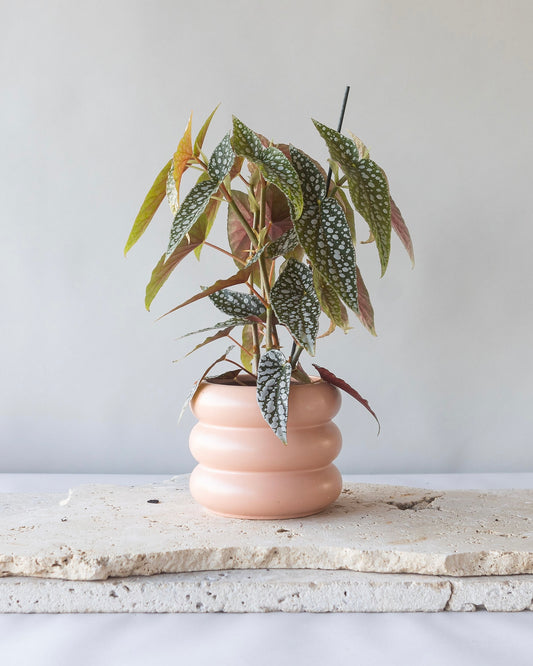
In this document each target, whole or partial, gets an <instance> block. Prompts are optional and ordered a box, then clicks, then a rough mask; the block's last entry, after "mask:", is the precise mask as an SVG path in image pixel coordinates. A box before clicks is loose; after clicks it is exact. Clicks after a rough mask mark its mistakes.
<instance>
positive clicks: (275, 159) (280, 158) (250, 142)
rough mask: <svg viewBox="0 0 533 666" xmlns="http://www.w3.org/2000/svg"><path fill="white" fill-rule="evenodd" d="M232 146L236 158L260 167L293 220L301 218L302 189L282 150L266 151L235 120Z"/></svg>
mask: <svg viewBox="0 0 533 666" xmlns="http://www.w3.org/2000/svg"><path fill="white" fill-rule="evenodd" d="M232 143H233V148H234V150H235V152H236V153H237V155H241V156H243V157H246V159H247V160H248V161H250V162H252V163H254V164H255V165H257V167H258V168H259V170H260V171H261V173H262V174H263V176H264V177H265V179H266V180H267V181H268V182H269V183H272V184H273V185H275V186H276V187H277V188H278V189H280V190H281V191H282V192H283V194H284V195H285V196H286V197H287V201H288V202H289V205H290V207H291V214H292V217H293V219H295V218H296V219H297V218H299V217H300V215H301V214H302V207H303V195H302V188H301V185H300V181H299V180H298V176H297V174H296V172H295V170H294V168H293V166H292V164H291V163H290V161H289V160H288V159H287V157H285V155H284V154H283V153H282V152H281V150H279V148H275V147H274V146H268V147H264V146H263V144H262V143H261V140H260V139H259V137H258V136H257V135H256V133H255V132H253V131H252V130H251V129H250V128H249V127H247V126H246V125H245V124H244V123H243V122H241V121H240V120H239V119H238V118H235V116H234V117H233V138H232Z"/></svg>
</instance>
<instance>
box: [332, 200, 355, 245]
mask: <svg viewBox="0 0 533 666" xmlns="http://www.w3.org/2000/svg"><path fill="white" fill-rule="evenodd" d="M335 199H337V201H338V202H339V203H340V205H341V206H342V210H343V211H344V214H345V215H346V222H348V226H349V227H350V234H351V236H352V240H353V242H354V243H355V215H354V212H353V208H352V206H351V205H350V202H349V201H348V197H347V196H346V193H345V192H344V190H341V189H340V188H339V189H338V190H337V191H336V192H335Z"/></svg>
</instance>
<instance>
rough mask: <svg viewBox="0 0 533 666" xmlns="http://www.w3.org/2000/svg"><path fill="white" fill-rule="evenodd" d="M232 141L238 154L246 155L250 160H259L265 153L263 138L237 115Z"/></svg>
mask: <svg viewBox="0 0 533 666" xmlns="http://www.w3.org/2000/svg"><path fill="white" fill-rule="evenodd" d="M231 142H232V144H233V149H234V150H235V152H236V153H237V155H242V157H246V159H247V160H249V161H250V162H254V163H255V162H257V160H260V159H261V157H262V155H263V150H264V148H263V144H262V143H261V139H260V138H259V137H258V136H257V134H256V133H255V132H254V131H253V130H251V129H250V128H249V127H247V126H246V125H245V124H244V123H243V122H241V121H240V120H239V119H238V118H236V117H235V116H233V136H232V140H231Z"/></svg>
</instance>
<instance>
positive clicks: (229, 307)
mask: <svg viewBox="0 0 533 666" xmlns="http://www.w3.org/2000/svg"><path fill="white" fill-rule="evenodd" d="M209 299H210V300H211V302H212V303H213V304H214V305H215V306H216V307H217V308H218V309H219V310H221V311H222V312H224V313H226V314H228V315H230V316H232V317H248V316H250V315H255V316H256V317H260V316H261V315H262V314H264V312H265V306H264V305H263V304H262V303H261V301H260V300H259V299H258V298H257V296H256V295H255V294H243V293H240V292H238V291H232V290H231V289H221V290H220V291H217V292H215V293H214V294H211V295H210V296H209Z"/></svg>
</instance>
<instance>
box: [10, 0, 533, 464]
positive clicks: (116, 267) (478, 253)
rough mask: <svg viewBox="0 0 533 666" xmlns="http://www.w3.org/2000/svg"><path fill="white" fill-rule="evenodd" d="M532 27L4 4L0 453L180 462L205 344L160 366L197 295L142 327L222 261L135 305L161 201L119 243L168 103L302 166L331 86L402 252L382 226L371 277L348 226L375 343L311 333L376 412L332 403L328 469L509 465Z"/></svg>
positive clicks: (159, 145) (393, 11) (366, 13)
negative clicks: (396, 219)
mask: <svg viewBox="0 0 533 666" xmlns="http://www.w3.org/2000/svg"><path fill="white" fill-rule="evenodd" d="M532 21H533V5H532V4H531V3H530V2H528V1H527V0H525V1H523V2H520V1H519V0H511V1H509V2H505V3H504V2H500V1H495V0H470V1H469V2H465V1H464V0H446V2H444V1H438V2H428V1H427V0H402V1H401V2H396V1H393V0H388V1H387V0H368V1H365V0H337V1H336V2H334V3H329V4H328V3H324V2H315V1H314V0H307V1H303V0H302V1H293V2H291V1H290V0H289V1H288V2H287V1H285V2H281V1H279V0H270V1H269V2H245V1H239V0H226V2H215V1H204V2H201V3H200V2H198V3H194V2H189V1H187V2H184V1H182V0H174V1H170V0H159V1H144V2H143V1H131V0H130V1H123V0H111V1H109V0H108V1H106V2H101V1H97V0H92V1H91V2H86V1H80V2H67V1H64V2H60V1H54V0H46V1H42V2H27V1H25V0H23V1H21V2H16V3H12V2H3V3H2V22H3V31H2V32H3V37H2V40H1V41H0V50H1V60H0V77H1V89H2V104H1V106H0V145H1V148H0V150H1V164H0V206H1V220H2V223H1V224H2V242H1V245H0V284H1V285H2V307H1V310H2V314H1V331H0V354H1V359H0V362H1V386H0V391H1V393H0V404H1V416H0V419H1V421H0V437H1V458H0V471H13V472H16V471H29V472H32V471H34V472H38V471H43V472H47V471H54V472H78V471H80V472H81V471H84V472H91V471H92V472H150V473H153V472H164V473H167V472H168V473H180V472H187V471H189V470H190V469H192V466H193V460H192V458H191V456H190V455H189V453H188V450H187V447H186V440H187V431H188V429H189V428H190V427H191V425H192V424H193V422H194V420H193V417H192V416H190V415H188V416H187V417H186V418H185V419H184V420H183V421H182V424H181V425H180V426H179V427H178V426H177V425H176V420H177V415H178V413H179V410H180V408H181V404H182V401H183V398H184V396H185V395H186V393H187V391H188V390H189V387H190V385H191V384H192V382H193V381H194V380H195V379H196V378H197V376H198V375H199V374H200V371H201V369H203V367H204V366H206V365H207V364H208V362H209V361H210V359H212V358H214V355H215V354H217V353H218V351H219V349H220V350H222V349H223V348H224V345H225V343H224V341H222V342H220V343H219V347H218V348H215V347H211V348H207V350H206V351H205V353H203V352H199V353H198V354H197V355H195V356H192V357H190V358H188V359H186V360H184V361H182V362H180V363H178V364H173V363H172V362H171V361H172V360H173V359H177V358H180V357H182V356H183V355H184V354H185V353H186V351H187V350H188V348H189V343H190V339H189V340H188V341H176V340H175V338H176V337H177V336H178V335H180V334H181V333H183V332H184V331H186V330H190V329H192V328H195V327H200V326H201V325H203V324H208V323H210V322H211V321H213V316H214V311H213V310H212V309H211V307H210V306H209V305H208V304H207V305H206V304H197V305H195V306H193V307H191V308H190V309H189V310H188V311H181V312H180V313H177V314H175V315H173V316H171V317H167V318H166V319H165V320H162V321H160V322H157V323H154V321H155V318H156V316H158V315H160V314H162V313H163V312H166V310H167V309H169V308H170V307H172V306H174V305H176V304H177V303H178V302H180V301H181V300H184V299H185V298H186V297H188V296H189V295H190V294H191V293H194V292H195V291H196V290H197V289H198V286H199V285H200V284H205V283H207V282H209V281H210V280H211V279H216V278H217V277H220V275H221V274H226V273H228V270H231V267H230V264H228V263H226V261H225V260H224V259H223V260H220V259H219V257H218V256H216V255H215V253H213V252H212V251H210V250H209V249H206V250H204V255H203V259H204V261H203V263H202V264H198V263H197V262H196V260H195V259H194V257H192V256H191V257H189V258H188V259H187V260H186V262H185V263H184V264H182V268H181V270H178V271H177V272H176V273H175V274H174V276H173V278H172V279H171V280H170V281H169V283H168V284H167V285H166V288H164V289H163V290H162V292H161V293H160V296H159V298H158V299H157V300H156V302H155V303H154V305H153V308H152V312H150V313H147V312H146V311H145V310H144V306H143V297H144V287H145V284H146V282H147V280H148V278H149V275H150V272H151V270H152V268H153V266H154V265H155V263H156V262H157V260H158V258H159V256H160V254H161V252H162V250H163V248H164V246H165V242H166V239H167V235H168V230H169V224H170V214H169V213H168V212H167V210H166V209H162V212H160V213H159V214H158V216H157V218H156V219H155V221H154V222H153V224H152V227H151V228H150V229H149V230H148V232H147V233H146V235H145V237H144V238H143V239H142V241H141V242H140V244H139V245H138V246H136V247H135V248H134V249H133V250H132V251H131V253H130V254H129V256H128V258H127V259H124V258H123V256H122V249H123V246H124V242H125V239H126V237H127V235H128V232H129V229H130V226H131V223H132V221H133V219H134V217H135V215H136V213H137V210H138V207H139V205H140V203H141V201H142V198H143V196H144V194H145V192H146V190H147V189H148V187H149V186H150V184H151V182H152V180H153V178H154V176H155V174H156V173H157V172H158V171H159V169H160V168H161V167H162V165H163V164H164V163H165V162H166V160H167V159H168V157H169V155H171V154H172V152H173V151H174V149H175V146H176V143H177V140H178V139H179V137H180V136H181V134H182V132H183V129H184V127H185V124H186V120H187V118H188V115H189V113H190V111H191V109H192V110H194V113H195V115H194V120H195V129H196V130H197V129H199V127H200V124H201V123H202V122H203V120H204V118H205V117H206V116H207V114H208V113H209V112H210V111H211V110H212V108H213V107H214V106H215V105H216V104H217V103H218V102H222V107H221V108H220V110H219V112H218V113H217V115H216V117H215V120H214V122H213V125H212V130H211V132H210V139H209V140H208V142H207V143H206V148H207V150H208V151H210V150H211V149H212V148H213V146H214V145H215V143H216V142H217V141H218V139H219V138H220V137H221V136H222V135H223V134H224V133H225V132H226V131H227V129H229V127H230V120H231V114H232V113H235V114H236V115H238V116H239V117H240V118H241V119H242V120H243V121H244V122H246V123H247V124H248V125H250V126H251V127H253V128H254V129H256V130H257V131H260V132H262V133H264V134H266V135H267V136H269V137H271V138H272V139H274V140H277V141H285V140H290V141H292V142H293V143H294V144H296V145H298V146H300V147H302V148H303V149H304V150H306V151H308V152H310V153H312V154H313V155H316V156H317V157H319V158H321V159H323V160H325V158H326V151H325V148H324V145H323V143H322V140H321V139H320V137H319V136H318V134H317V133H316V131H315V130H314V128H313V126H312V123H311V121H310V118H311V117H315V118H318V119H319V120H321V121H322V122H325V123H327V124H330V125H335V123H336V121H337V117H338V110H339V106H340V102H341V99H342V94H343V91H344V86H345V85H346V84H351V86H352V92H351V97H350V102H349V107H348V111H347V114H346V120H345V128H346V129H351V130H352V131H354V132H355V133H357V134H358V135H359V136H361V138H363V140H364V141H365V142H366V143H367V145H368V146H369V147H370V149H371V152H372V156H373V158H374V159H375V160H376V161H377V162H378V163H380V164H381V165H382V166H383V167H384V168H385V169H386V171H387V173H388V175H389V179H390V183H391V189H392V192H393V196H394V197H395V199H396V201H397V202H398V203H399V205H400V207H401V209H402V212H403V213H404V216H405V218H406V220H407V222H408V224H409V227H410V229H411V232H412V236H413V239H414V243H415V252H416V258H417V263H416V268H415V270H411V267H410V263H409V259H408V257H407V255H406V254H405V253H404V251H403V248H402V247H401V246H400V243H399V242H397V241H396V242H394V244H393V251H392V259H391V264H390V267H389V270H388V272H387V274H386V276H385V277H384V278H383V279H379V266H378V261H377V255H376V253H375V249H374V248H373V247H372V246H363V247H362V248H361V250H360V251H359V261H360V262H361V266H362V268H363V271H364V275H365V277H366V281H367V284H368V286H369V289H370V291H371V295H372V298H373V303H374V308H375V311H376V323H377V329H378V334H379V337H378V338H377V339H374V338H372V337H371V336H370V335H369V334H368V333H366V331H364V330H363V329H362V327H361V326H360V325H358V324H356V325H355V329H354V330H353V331H351V332H350V334H349V335H347V336H343V335H342V334H340V333H339V334H338V335H334V336H331V337H330V338H327V339H325V340H323V341H322V344H321V345H320V346H319V351H318V357H317V358H318V362H320V363H321V364H322V365H326V366H327V367H330V368H331V369H332V370H334V371H335V370H336V371H337V372H338V373H339V374H340V375H341V376H344V377H345V378H346V379H349V380H351V381H352V383H353V384H354V386H356V387H357V388H358V389H359V390H360V392H361V393H362V394H363V395H364V396H366V397H367V398H368V399H369V400H370V402H371V404H372V405H373V406H374V408H375V410H376V411H377V412H378V414H379V415H380V417H381V421H382V434H381V435H380V437H379V438H376V428H375V424H374V422H373V421H372V419H371V418H369V417H367V414H366V412H364V410H362V408H360V407H359V406H358V405H357V404H356V403H355V402H354V403H351V402H349V401H348V399H347V400H346V401H345V403H344V406H343V409H342V411H341V413H340V415H339V417H338V420H337V421H338V423H339V425H340V426H341V428H342V429H343V430H344V433H345V446H344V450H343V453H342V454H341V456H340V459H339V463H340V467H341V469H342V471H343V472H346V473H348V472H359V473H363V472H419V471H426V472H447V471H524V470H527V469H529V470H531V469H532V453H531V431H532V427H531V412H530V405H531V403H532V402H533V362H532V353H531V326H532V324H533V312H532V305H533V303H532V300H533V299H532V297H531V282H532V279H531V268H530V264H531V260H530V256H531V247H532V243H533V228H532V225H531V176H532V169H531V154H532V150H533V130H532V123H531V117H532V108H531V107H532V101H533V91H532V83H531V81H532V74H533V67H532V65H533V47H532V42H531V37H530V27H531V25H532ZM190 182H191V181H190V180H186V181H185V186H186V185H187V183H189V184H190ZM218 225H219V227H220V229H219V230H218V231H217V235H218V237H219V238H223V228H224V217H223V216H221V217H220V218H219V220H218ZM360 229H361V232H360V234H361V236H362V235H363V233H365V232H364V231H362V229H363V225H360ZM228 274H229V273H228ZM215 316H216V315H215Z"/></svg>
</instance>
